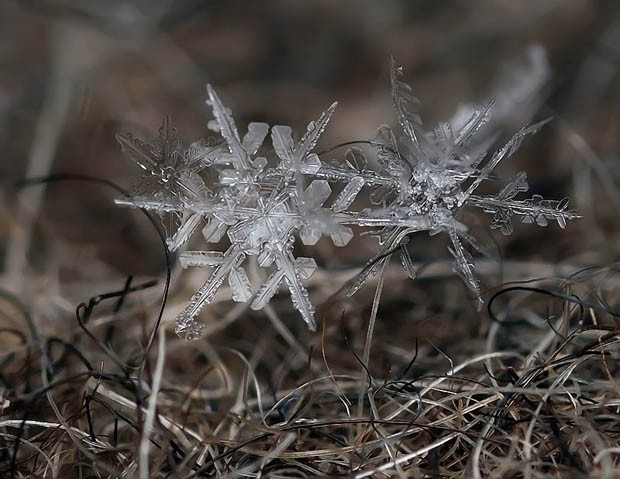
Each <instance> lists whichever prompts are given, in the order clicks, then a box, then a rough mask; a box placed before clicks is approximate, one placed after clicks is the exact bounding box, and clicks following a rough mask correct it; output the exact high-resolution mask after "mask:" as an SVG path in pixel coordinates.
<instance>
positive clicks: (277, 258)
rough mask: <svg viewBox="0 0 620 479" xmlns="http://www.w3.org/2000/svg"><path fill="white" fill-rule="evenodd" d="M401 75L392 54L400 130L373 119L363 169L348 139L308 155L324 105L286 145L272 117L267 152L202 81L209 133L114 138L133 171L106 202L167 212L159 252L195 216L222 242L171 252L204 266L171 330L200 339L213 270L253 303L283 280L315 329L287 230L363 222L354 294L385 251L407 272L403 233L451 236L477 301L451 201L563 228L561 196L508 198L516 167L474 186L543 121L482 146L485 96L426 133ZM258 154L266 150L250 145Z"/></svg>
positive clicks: (324, 119) (337, 234) (342, 229)
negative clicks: (496, 183) (339, 149)
mask: <svg viewBox="0 0 620 479" xmlns="http://www.w3.org/2000/svg"><path fill="white" fill-rule="evenodd" d="M401 77H402V72H401V70H400V68H397V67H395V66H394V63H393V61H392V65H391V83H392V98H393V103H394V109H395V112H396V116H397V119H398V124H399V126H400V130H401V134H400V135H399V136H400V138H399V137H398V136H397V134H395V132H394V131H393V130H392V129H391V128H390V127H389V126H386V125H382V126H380V127H379V129H378V130H377V134H376V136H375V138H374V139H373V140H372V141H371V142H370V143H371V145H372V148H371V150H372V154H373V160H374V163H375V164H376V165H378V168H377V169H370V168H369V167H368V161H367V158H366V156H365V154H364V152H363V151H362V150H361V149H359V148H355V147H354V148H350V149H349V150H347V151H346V153H345V155H344V158H343V160H342V161H337V162H331V163H329V164H327V163H324V162H322V161H321V159H319V156H318V155H317V154H316V153H315V152H314V148H315V146H316V144H317V142H318V140H319V138H320V136H321V134H322V133H323V131H324V130H325V128H326V126H327V124H328V122H329V121H330V119H331V117H332V115H333V113H334V111H335V109H336V103H334V104H332V105H331V106H330V107H329V108H327V109H326V110H325V111H324V112H323V113H322V114H321V115H320V116H319V118H318V119H317V120H316V121H312V122H310V123H309V124H308V127H307V130H306V132H305V134H304V135H303V136H302V137H301V139H300V140H299V141H298V142H296V141H295V140H294V135H293V132H292V130H291V128H290V127H288V126H274V127H272V128H271V135H270V136H271V146H272V147H271V149H269V148H267V147H264V146H263V142H264V141H265V138H266V137H267V135H268V134H269V131H270V128H269V126H268V125H267V124H265V123H250V124H249V125H248V128H247V133H246V134H245V135H244V136H243V138H241V136H240V135H239V130H238V129H237V125H236V124H235V121H234V119H233V116H232V114H231V112H230V110H228V109H227V108H226V107H225V106H224V104H223V103H222V101H221V100H220V98H219V97H218V95H217V94H216V92H215V90H214V89H213V87H212V86H211V85H208V86H207V95H208V100H207V104H208V105H209V106H210V107H211V109H212V111H213V117H214V120H213V121H211V122H210V123H209V127H210V128H211V129H213V130H215V131H217V132H219V134H220V136H221V139H220V140H218V141H216V142H205V141H204V140H201V141H198V142H195V143H193V144H191V145H190V146H189V147H183V146H182V145H181V144H180V142H179V139H178V135H177V132H176V130H175V129H174V128H173V127H172V126H171V125H170V121H169V120H168V119H165V120H164V123H163V125H162V127H161V129H160V134H159V138H158V140H157V141H156V142H155V144H154V145H151V144H149V143H147V142H144V141H142V140H139V139H137V138H135V137H134V136H132V135H130V134H124V135H118V136H117V139H118V141H119V142H120V143H121V146H122V148H123V150H124V151H125V152H126V153H127V154H128V156H130V157H131V159H133V160H134V161H135V162H136V163H137V164H138V165H139V166H140V167H141V168H142V169H143V170H144V175H143V176H142V177H141V178H140V179H139V181H138V183H137V185H136V186H135V187H134V190H133V194H132V195H131V197H128V198H121V199H118V200H117V203H118V204H121V205H128V206H133V207H141V208H146V209H149V210H153V211H155V212H157V213H158V214H160V215H162V217H164V218H168V219H171V220H172V227H171V228H169V229H168V239H167V241H168V247H169V249H170V250H171V251H175V250H177V249H179V248H180V247H181V246H182V245H183V244H185V243H186V242H187V241H188V239H189V238H190V236H191V235H192V234H193V233H194V232H195V231H196V230H197V229H198V227H199V226H200V225H204V226H203V227H202V235H203V238H204V240H205V241H206V242H207V243H219V242H220V241H222V240H224V239H226V242H227V243H228V246H227V247H225V248H224V251H221V250H219V249H218V250H215V251H208V250H206V251H205V250H199V251H182V252H181V253H180V256H179V259H180V262H181V265H182V266H183V267H204V268H209V269H210V270H211V273H210V275H209V277H208V278H207V280H206V281H205V283H204V284H203V286H202V287H201V288H200V289H199V290H198V291H197V292H196V293H195V294H194V295H193V296H192V298H191V300H190V302H189V304H188V306H187V307H186V308H185V310H184V311H183V312H182V313H181V314H180V315H179V317H178V318H177V323H176V331H177V333H178V334H180V335H181V336H183V337H185V338H187V339H195V338H198V337H199V336H200V333H201V330H202V328H203V325H202V323H201V322H200V321H198V319H197V316H198V315H199V313H200V311H201V309H202V308H203V307H204V306H205V305H206V304H208V303H209V302H211V301H212V300H213V298H214V297H215V295H216V293H217V292H218V290H219V289H220V287H221V286H222V285H223V284H224V282H225V281H227V282H228V285H229V286H230V291H231V297H232V299H233V300H234V301H238V302H250V306H251V308H252V309H261V308H263V307H264V306H265V305H267V304H268V303H269V301H270V300H271V298H272V297H273V296H274V295H275V294H276V293H277V292H278V291H279V290H280V288H281V287H286V288H287V289H288V291H289V293H290V297H291V300H292V303H293V306H294V307H295V309H297V310H298V311H299V313H300V315H301V317H302V318H303V319H304V321H305V322H306V323H307V325H308V327H309V328H310V329H315V328H316V324H315V320H314V308H313V305H312V302H311V301H310V297H309V294H308V291H307V290H306V287H305V286H304V281H305V280H307V279H308V278H310V276H311V275H312V274H313V272H314V271H315V269H316V263H315V261H314V259H312V258H296V257H295V256H294V254H293V247H294V244H295V241H297V240H300V241H301V242H302V243H303V244H305V245H314V244H316V243H317V241H318V240H319V239H320V238H321V237H322V236H326V237H329V238H331V240H332V242H333V243H334V244H335V245H336V246H345V245H346V244H347V243H348V242H349V241H350V240H351V239H352V237H353V230H352V229H351V228H350V226H353V225H355V226H357V227H361V228H371V229H373V231H374V233H375V234H376V236H377V237H378V239H379V243H380V249H379V251H378V253H377V255H376V256H375V257H374V258H373V259H371V260H370V261H369V262H368V263H367V265H366V267H364V268H363V269H362V271H361V273H360V274H359V276H358V277H357V278H356V279H355V281H354V282H353V285H352V286H351V288H350V290H349V293H350V294H353V293H354V292H355V291H357V290H358V289H359V288H360V287H361V286H362V284H363V283H364V282H365V281H366V279H367V278H368V277H370V276H371V275H372V274H373V273H374V272H375V271H376V269H377V267H378V266H379V265H380V264H381V263H382V262H384V261H386V260H387V259H388V258H389V257H390V256H391V255H392V254H394V253H398V254H399V256H400V259H401V263H402V265H403V267H404V268H405V271H406V272H407V274H408V275H409V277H411V278H412V279H413V278H415V275H416V271H415V267H414V263H413V261H412V259H411V257H410V255H409V251H408V249H407V246H406V245H407V243H408V242H409V237H410V235H411V234H412V233H415V232H420V231H428V232H429V233H430V234H436V233H439V232H445V233H447V235H448V237H449V238H450V240H451V243H452V246H451V248H450V252H451V254H452V256H453V257H454V260H455V262H454V270H455V272H456V273H458V274H459V275H460V276H461V278H462V279H463V281H464V282H465V284H466V285H467V286H468V287H469V288H470V289H471V290H472V291H473V293H474V294H475V295H476V297H477V298H478V299H479V298H480V287H479V281H478V279H477V277H476V275H475V272H474V260H473V257H472V255H471V253H470V251H469V249H470V247H471V248H474V249H475V241H474V240H473V238H471V237H470V236H469V235H468V233H467V231H468V228H467V226H466V225H465V224H463V223H462V222H461V221H460V220H459V219H458V214H459V212H460V211H461V210H462V209H463V208H465V207H474V208H478V209H480V210H482V211H483V212H484V213H489V214H491V215H493V216H492V220H491V227H492V228H494V229H499V230H500V231H501V232H502V233H503V234H510V233H511V232H512V229H513V226H512V218H514V217H518V218H521V221H522V222H524V223H536V224H537V225H539V226H546V225H547V223H548V222H549V221H556V222H557V223H558V224H559V225H560V226H561V227H564V226H565V225H566V221H567V220H571V219H574V218H577V217H578V216H577V215H576V214H575V213H574V212H573V211H571V210H569V209H568V202H567V201H566V200H562V201H550V200H544V199H542V198H541V197H539V196H537V195H534V196H533V197H531V198H529V199H520V198H519V197H518V196H519V195H520V194H521V193H523V192H525V191H526V190H527V189H528V186H527V179H526V175H525V173H519V174H517V175H516V176H515V177H514V178H513V179H512V180H510V181H508V182H507V183H506V185H505V186H504V187H503V188H501V190H500V191H499V192H498V193H497V194H495V195H479V194H476V191H477V189H478V187H479V186H480V184H481V183H482V182H483V181H485V180H488V179H489V178H490V177H491V174H492V172H493V170H494V169H495V168H496V167H497V166H498V164H499V163H500V162H501V161H503V160H505V159H506V158H509V157H510V156H511V155H512V154H514V152H515V151H516V150H517V149H518V148H519V146H520V144H521V142H522V141H523V139H524V138H525V137H526V136H527V135H529V134H531V133H534V132H535V131H537V130H538V129H539V128H540V127H541V126H542V125H543V124H544V123H545V122H540V123H537V124H534V125H532V126H528V127H526V128H523V129H522V130H521V131H519V132H518V133H517V134H516V135H514V136H513V137H512V138H511V139H510V140H509V141H508V142H507V143H506V144H505V145H504V146H503V147H501V148H500V149H499V150H497V151H496V152H495V153H493V154H490V155H489V154H488V149H489V147H490V144H491V143H492V138H491V135H489V134H488V133H486V132H487V130H489V128H488V127H486V126H485V125H487V123H488V122H489V118H490V112H491V109H492V104H488V105H486V106H484V107H482V108H478V109H475V110H473V113H472V115H471V116H470V118H469V119H467V120H466V121H465V120H464V119H462V118H461V119H459V122H458V126H455V125H456V123H454V122H453V123H440V124H439V125H437V127H435V128H434V129H433V130H431V131H426V130H424V129H423V127H422V120H421V118H420V115H419V114H418V110H417V106H418V104H419V101H418V100H417V99H416V98H415V97H414V96H413V94H412V89H411V87H410V86H409V85H407V84H406V83H404V82H403V81H402V80H401ZM482 133H484V134H482ZM259 151H261V152H263V153H264V154H265V156H259V155H258V152H259ZM267 158H269V159H270V160H267ZM334 192H337V194H336V193H334ZM362 192H364V194H363V195H361V200H362V202H364V203H366V206H368V201H367V200H366V201H363V200H364V199H365V198H367V199H368V200H369V201H370V204H372V205H373V207H372V208H364V209H362V210H359V211H355V210H353V209H352V207H353V205H354V204H355V202H356V200H357V198H358V196H360V194H361V193H362ZM330 199H331V201H330ZM250 257H254V258H255V259H256V262H257V264H258V266H260V267H261V268H264V269H265V270H266V272H265V275H264V280H263V283H262V285H258V287H256V285H253V284H252V283H251V282H250V280H249V279H248V276H247V273H246V270H245V264H246V262H247V260H248V258H250Z"/></svg>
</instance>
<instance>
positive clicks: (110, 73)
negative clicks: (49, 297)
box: [0, 0, 620, 287]
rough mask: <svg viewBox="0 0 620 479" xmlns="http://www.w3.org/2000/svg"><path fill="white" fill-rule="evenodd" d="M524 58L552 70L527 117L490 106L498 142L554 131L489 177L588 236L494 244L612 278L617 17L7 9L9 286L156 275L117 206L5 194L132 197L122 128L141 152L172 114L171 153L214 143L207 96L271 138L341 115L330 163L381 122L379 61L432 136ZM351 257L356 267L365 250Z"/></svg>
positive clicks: (338, 5)
mask: <svg viewBox="0 0 620 479" xmlns="http://www.w3.org/2000/svg"><path fill="white" fill-rule="evenodd" d="M532 45H539V46H541V47H542V48H544V50H545V51H546V55H547V61H548V71H546V72H542V73H541V72H540V71H538V74H540V75H541V76H540V78H539V80H540V82H539V83H540V85H539V86H540V89H538V90H536V91H535V93H534V94H533V95H531V96H529V97H528V102H529V103H528V105H527V108H526V107H525V106H524V105H523V104H521V102H519V101H517V103H516V104H514V105H513V104H511V103H510V102H505V103H504V104H503V105H504V111H503V112H502V113H501V115H503V117H502V118H501V121H502V124H501V125H500V126H501V127H500V128H499V131H500V137H504V138H505V137H507V136H508V135H509V134H510V132H514V131H515V130H516V129H518V128H519V127H520V126H522V124H523V123H525V122H527V121H528V120H530V119H531V118H538V119H540V118H544V117H548V116H551V115H553V116H555V117H556V120H555V121H554V122H553V123H552V124H551V126H548V127H546V128H545V129H544V130H543V131H542V132H541V133H539V134H538V135H536V136H535V137H533V138H530V139H528V140H527V141H526V144H525V145H524V148H523V150H522V152H520V154H519V155H518V157H517V158H515V159H513V160H511V162H510V164H507V165H504V166H502V168H503V169H502V170H501V171H502V172H503V173H505V176H508V175H509V174H511V173H514V172H515V171H518V170H520V169H525V170H526V171H527V172H528V177H529V179H530V184H531V192H532V193H541V194H543V195H544V196H545V197H548V198H558V199H559V198H561V197H563V196H570V197H571V200H572V205H573V206H574V207H575V208H576V209H578V210H579V212H580V213H582V214H583V215H584V217H585V219H583V220H581V221H578V222H573V223H572V224H570V225H569V227H568V230H567V231H561V230H559V228H557V227H555V226H554V227H550V228H546V229H537V228H533V227H528V228H524V227H519V228H517V231H516V232H515V234H514V235H513V236H512V237H510V238H496V239H497V240H498V241H499V242H500V245H501V247H502V248H503V251H504V254H505V255H506V256H507V257H511V256H512V257H518V258H519V259H522V260H526V259H541V258H544V260H545V261H551V262H553V261H560V260H566V259H572V260H575V261H578V262H581V263H586V264H587V263H590V262H591V263H602V264H605V263H608V262H610V261H614V260H615V259H617V254H618V242H617V241H616V240H617V231H618V213H617V212H618V211H619V210H620V193H619V192H618V190H617V185H618V182H620V169H619V167H618V151H619V149H618V146H619V142H620V141H619V135H618V133H619V132H620V125H619V118H620V116H619V113H620V98H619V95H620V93H619V92H620V88H619V86H620V85H619V81H620V77H619V75H618V66H619V63H620V4H618V2H616V1H613V0H608V1H587V0H565V1H561V2H560V1H557V0H540V1H536V2H513V1H507V0H480V1H475V2H470V1H446V2H437V1H432V0H412V1H384V2H370V1H367V0H359V1H352V0H342V1H315V2H297V1H290V0H275V1H269V2H248V1H229V2H204V1H200V0H157V1H147V0H143V1H120V0H109V1H106V2H100V1H96V0H82V1H70V0H47V1H36V0H22V1H18V0H4V1H2V2H0V177H1V178H2V182H3V188H2V191H1V192H0V195H1V196H0V198H2V203H1V206H0V215H1V216H0V264H3V265H4V272H5V278H9V279H10V281H9V282H10V284H11V285H13V287H14V286H15V284H16V283H15V281H14V280H15V278H16V276H20V277H22V279H23V278H27V277H29V275H30V274H34V275H35V276H36V275H38V274H39V273H45V272H53V275H54V276H55V277H56V278H60V279H61V281H62V278H64V277H67V278H69V277H70V278H86V279H88V278H93V279H94V278H99V279H101V278H105V277H107V276H110V277H116V275H117V274H127V273H136V274H155V273H157V272H158V271H161V267H162V259H161V254H160V253H161V251H160V250H159V246H158V243H157V238H156V237H155V235H154V234H153V232H152V231H151V230H150V229H149V227H148V225H147V223H146V222H145V221H144V219H143V218H142V217H140V215H139V214H137V213H135V212H133V211H130V210H126V209H120V208H117V207H116V206H115V205H114V204H113V202H112V201H111V200H112V199H113V198H114V196H115V195H116V194H115V193H114V192H113V191H111V190H109V189H106V188H104V187H100V186H96V185H92V184H83V183H80V182H70V183H62V184H54V185H48V186H46V187H33V188H28V189H27V190H17V189H15V188H12V187H11V186H10V185H11V183H12V182H13V181H14V180H17V179H20V178H24V177H33V176H40V175H48V174H54V173H73V174H87V175H91V176H95V177H101V178H105V179H109V180H112V181H114V182H116V183H118V184H120V185H121V186H124V187H128V186H130V185H131V183H132V178H134V177H135V176H136V175H137V173H138V169H137V167H136V166H135V165H134V164H132V163H131V161H130V160H129V159H127V158H125V157H123V155H121V153H120V148H119V145H118V144H117V143H116V141H115V139H114V134H115V133H116V132H119V131H124V130H126V129H131V130H132V131H137V132H142V133H144V135H146V136H149V135H151V136H154V135H156V133H157V129H158V128H159V125H160V122H161V120H162V118H163V117H164V115H171V116H172V118H173V121H174V122H175V124H176V126H177V127H178V129H179V132H180V135H181V138H182V139H183V140H185V141H187V142H190V141H193V140H195V139H198V138H200V137H203V136H205V135H208V134H209V132H208V130H207V128H206V123H207V121H208V119H209V111H208V108H207V106H206V105H205V103H204V98H205V84H206V83H207V82H210V83H213V84H214V85H215V86H216V87H217V89H218V92H219V94H220V96H221V97H222V98H223V99H224V101H225V102H226V104H227V105H228V106H230V107H231V109H232V110H233V113H234V115H235V118H236V121H237V124H238V125H239V127H240V129H241V130H244V128H245V125H246V124H247V123H248V122H249V121H266V122H268V123H270V124H288V125H291V126H293V128H294V129H295V130H296V131H297V132H300V131H303V129H304V128H305V125H306V124H307V122H308V121H310V120H311V119H313V118H315V117H316V116H317V115H318V114H319V113H320V112H321V111H322V110H323V109H324V108H325V107H326V106H328V105H329V104H330V103H331V102H332V101H334V100H338V101H339V102H340V106H339V108H338V110H337V112H336V115H335V116H334V118H333V120H332V123H331V124H330V127H329V128H328V130H327V131H326V133H325V135H324V136H323V138H322V140H321V145H322V146H325V147H328V146H332V145H335V144H338V143H340V142H344V141H349V140H352V139H366V138H368V137H370V136H371V135H372V134H373V132H374V130H375V128H376V127H377V126H378V125H379V124H381V123H392V124H394V117H393V114H392V109H391V102H390V96H389V95H390V91H389V72H388V65H389V58H390V55H393V56H394V57H395V58H396V60H397V62H398V63H399V64H402V65H403V66H404V67H405V78H406V79H407V81H409V82H410V83H411V84H413V86H414V88H415V92H416V94H417V95H418V96H419V97H420V98H421V99H422V103H423V107H422V111H423V117H424V118H425V124H426V125H427V126H428V125H432V124H433V123H434V122H435V121H437V120H439V119H449V118H450V117H451V116H452V115H453V113H454V112H455V111H456V110H457V108H458V106H459V105H460V104H461V103H472V102H477V101H487V100H488V99H489V97H490V96H493V95H495V94H499V96H500V98H498V102H501V101H502V98H504V97H505V96H506V95H508V96H509V95H510V92H511V91H512V90H513V89H514V88H517V86H518V85H520V84H522V83H523V82H528V81H529V80H531V79H532V75H536V74H537V73H536V71H534V70H535V66H534V67H532V65H529V66H528V61H531V58H530V59H529V60H528V51H531V48H532ZM534 48H537V47H534ZM539 51H541V50H539ZM539 66H540V65H539ZM532 68H534V70H532ZM544 68H546V67H544V66H543V69H544ZM519 75H520V76H519ZM528 79H529V80H528ZM534 80H535V79H534ZM534 83H536V81H534ZM530 103H531V104H530ZM501 115H500V116H501ZM337 154H338V153H337V152H335V153H334V156H337ZM495 236H496V237H497V236H499V235H495ZM16 238H17V239H16ZM421 247H422V246H421ZM442 249H443V247H442ZM15 251H17V252H18V253H19V254H15V253H14V252H15ZM443 251H444V252H445V250H443ZM20 255H21V257H20ZM320 255H321V253H319V254H318V256H320ZM360 256H361V257H362V259H360V263H359V264H362V263H363V261H364V260H365V259H367V258H368V251H363V252H362V254H361V255H360ZM444 256H447V254H444ZM329 259H330V255H329V254H328V255H327V259H326V260H325V261H328V260H329ZM443 259H445V258H443ZM63 275H64V276H63ZM11 278H12V279H11Z"/></svg>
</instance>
